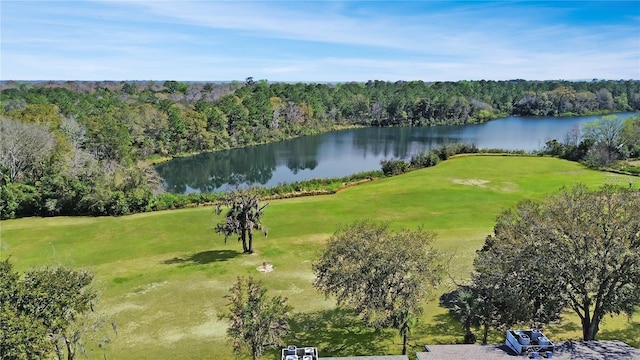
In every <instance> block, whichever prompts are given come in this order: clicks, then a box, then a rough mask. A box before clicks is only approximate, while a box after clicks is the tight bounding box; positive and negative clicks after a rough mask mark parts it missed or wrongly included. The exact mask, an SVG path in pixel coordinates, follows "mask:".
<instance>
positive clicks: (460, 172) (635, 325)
mask: <svg viewBox="0 0 640 360" xmlns="http://www.w3.org/2000/svg"><path fill="white" fill-rule="evenodd" d="M612 177H613V178H614V179H616V182H619V183H621V184H627V183H628V182H629V180H633V181H635V180H637V178H629V177H626V176H623V175H616V174H609V173H602V172H597V171H591V170H588V169H586V168H584V167H582V166H581V165H579V164H576V163H572V162H568V161H563V160H559V159H554V158H543V157H505V156H464V157H456V158H453V159H450V160H448V161H445V162H443V163H440V164H438V165H437V166H435V167H432V168H428V169H423V170H419V171H414V172H411V173H408V174H405V175H402V176H397V177H393V178H387V179H382V180H378V181H373V182H369V183H366V184H362V185H359V186H355V187H350V188H347V189H345V190H343V191H341V192H339V193H337V194H334V195H323V196H315V197H306V198H295V199H286V200H276V201H271V204H270V205H269V206H268V207H267V208H266V210H265V216H264V224H265V225H266V226H267V227H268V228H269V236H268V237H267V238H264V237H262V236H256V239H255V244H254V247H255V250H256V254H253V255H243V254H241V246H240V245H239V244H238V243H237V242H236V241H235V240H234V239H229V241H228V242H227V243H226V244H225V242H224V240H223V238H222V237H221V236H218V235H216V234H214V232H213V227H214V225H215V223H216V222H217V221H218V220H219V219H220V218H219V217H216V216H215V215H214V213H213V211H212V208H210V207H207V208H194V209H185V210H176V211H163V212H156V213H146V214H138V215H131V216H125V217H105V218H48V219H41V218H33V219H18V220H9V221H2V222H0V227H1V228H0V240H1V241H0V251H1V253H0V258H2V259H4V258H7V257H10V258H11V261H12V262H13V263H14V264H15V266H16V268H17V269H18V270H25V269H28V268H32V267H37V266H43V265H56V264H63V265H67V266H72V267H83V268H88V269H90V270H92V271H93V272H94V273H95V274H96V281H95V286H96V288H97V289H98V290H99V292H100V293H101V298H100V302H99V303H98V304H97V308H98V309H99V310H100V311H101V312H102V313H105V314H107V316H108V317H109V319H111V320H114V321H115V322H116V324H117V327H118V335H117V336H115V337H114V338H113V342H112V343H111V344H110V345H109V346H108V357H109V358H110V359H125V360H126V359H230V358H233V355H232V353H231V351H230V349H229V347H228V344H227V342H226V339H225V329H226V325H225V322H224V321H223V320H220V318H219V316H220V315H221V314H223V313H224V312H225V310H226V304H227V300H226V299H225V298H224V296H225V294H226V293H227V290H228V289H229V287H230V286H231V284H232V283H233V281H234V280H235V279H236V277H238V276H253V277H255V278H257V279H261V280H262V281H263V283H264V285H265V286H266V287H267V289H268V292H267V294H268V295H271V296H273V295H283V296H285V297H287V298H288V299H289V304H290V305H292V307H293V316H292V323H291V326H292V332H291V334H290V337H289V339H288V341H287V342H288V343H292V344H298V345H300V346H304V345H312V346H317V347H318V348H319V350H320V352H321V354H322V355H323V356H345V355H361V354H397V353H399V352H400V350H401V345H400V344H401V341H400V338H399V337H398V336H397V334H396V333H395V332H394V331H381V332H376V331H373V330H371V329H368V328H366V327H364V326H362V324H361V323H360V322H359V321H358V319H357V318H355V317H353V316H352V315H351V314H349V313H348V312H345V311H343V310H339V309H335V306H334V305H335V304H334V302H333V301H332V300H331V299H325V298H324V297H323V296H322V295H320V294H319V293H318V292H316V291H315V290H314V289H313V287H312V285H311V283H312V280H313V274H312V272H311V263H312V261H313V259H315V257H316V256H317V254H318V251H319V249H320V247H321V246H322V244H323V243H324V242H325V241H326V240H327V239H328V238H329V236H331V234H332V233H333V232H334V231H335V230H336V228H337V227H338V226H340V225H344V224H347V223H351V222H352V221H354V220H356V219H362V218H367V219H372V220H379V221H389V222H391V224H392V227H394V228H400V227H417V226H423V227H424V228H426V229H428V230H433V231H435V232H436V233H437V235H438V237H437V240H436V242H435V246H436V247H437V248H438V249H439V250H440V251H442V252H443V253H445V254H447V255H448V256H451V257H452V258H453V259H452V261H451V268H450V271H451V272H452V274H453V276H454V277H455V278H456V279H458V280H464V279H466V278H468V275H469V272H470V270H471V266H472V261H473V258H474V255H475V251H476V250H477V249H478V248H479V247H480V246H481V245H482V243H483V241H484V238H485V237H486V236H487V235H488V234H489V233H490V232H491V231H492V228H493V225H494V220H495V217H496V216H497V215H498V214H499V213H500V212H501V211H503V210H505V209H508V208H511V207H513V206H514V205H515V204H516V203H517V202H518V201H519V200H522V199H525V198H529V199H540V198H541V197H543V196H544V195H546V194H550V193H553V192H554V191H556V190H557V189H559V188H560V187H562V186H571V185H573V184H575V183H576V182H581V183H584V184H587V185H588V186H592V187H596V186H600V185H602V184H606V183H611V179H612ZM260 268H262V269H264V270H267V269H270V270H272V271H270V272H268V271H264V272H261V271H258V269H260ZM451 288H452V283H451V282H450V281H445V283H444V284H443V285H442V286H441V287H440V288H438V289H436V290H434V292H433V296H432V297H431V298H429V299H425V313H424V315H423V316H422V318H421V322H420V323H419V324H418V326H417V327H416V328H415V329H413V331H412V334H411V338H410V344H411V345H412V346H413V349H412V350H413V351H418V350H420V349H421V345H422V344H427V343H429V344H437V343H454V342H456V341H461V340H462V335H463V332H462V328H461V326H460V325H459V324H457V323H455V322H454V321H452V320H451V319H450V318H449V317H448V315H447V314H446V310H445V309H443V308H441V307H439V306H438V297H439V296H440V295H441V294H442V293H444V292H446V291H448V290H450V289H451ZM639 321H640V317H639V316H638V315H636V316H635V317H633V318H632V319H631V320H630V321H628V320H627V319H626V318H625V317H612V318H606V319H605V322H604V324H603V325H602V330H601V333H600V338H601V339H619V340H622V341H625V342H627V343H629V344H631V345H633V346H636V347H640V341H639V340H638V339H640V323H639ZM545 332H546V333H547V334H548V335H549V336H550V337H551V338H552V339H553V340H558V341H559V340H564V339H570V338H573V339H577V338H579V337H580V328H579V326H578V323H577V322H576V321H575V319H574V318H573V317H571V316H569V317H568V320H565V321H564V322H562V323H560V324H556V325H553V326H551V327H550V328H549V329H546V331H545ZM501 336H502V334H494V338H493V340H494V341H496V342H501V341H502V338H501ZM92 351H94V355H95V356H94V357H99V358H101V357H102V355H101V353H100V352H99V350H97V349H95V348H94V349H93V350H92ZM265 358H266V359H271V358H273V356H272V355H269V354H268V355H266V356H265Z"/></svg>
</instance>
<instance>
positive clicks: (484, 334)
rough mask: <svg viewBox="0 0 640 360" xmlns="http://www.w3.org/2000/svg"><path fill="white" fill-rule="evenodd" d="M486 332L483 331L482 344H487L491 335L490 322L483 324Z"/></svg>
mask: <svg viewBox="0 0 640 360" xmlns="http://www.w3.org/2000/svg"><path fill="white" fill-rule="evenodd" d="M483 328H484V332H483V333H482V345H487V338H488V337H489V324H484V325H483Z"/></svg>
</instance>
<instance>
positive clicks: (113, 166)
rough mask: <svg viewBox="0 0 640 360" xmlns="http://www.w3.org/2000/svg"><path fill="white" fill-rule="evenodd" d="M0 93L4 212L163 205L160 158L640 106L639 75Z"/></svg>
mask: <svg viewBox="0 0 640 360" xmlns="http://www.w3.org/2000/svg"><path fill="white" fill-rule="evenodd" d="M0 101H1V102H2V107H1V109H0V117H1V123H0V124H1V127H0V138H1V139H2V141H1V143H0V185H2V186H1V188H0V195H1V196H0V218H11V217H17V216H29V215H58V214H61V215H62V214H65V215H76V214H82V215H89V214H90V215H118V214H127V213H133V212H141V211H148V210H151V209H154V208H158V206H157V199H158V195H159V194H160V193H161V191H162V189H161V179H159V178H158V176H157V174H156V173H155V171H154V170H153V168H152V167H151V166H150V165H149V164H150V163H152V162H153V161H157V160H159V159H163V158H170V157H174V156H182V155H186V154H193V153H198V152H204V151H215V150H221V149H228V148H232V147H242V146H248V145H253V144H259V143H267V142H272V141H278V140H283V139H288V138H292V137H296V136H302V135H308V134H313V133H319V132H323V131H329V130H332V129H336V128H342V127H349V126H435V125H443V124H467V123H479V122H485V121H488V120H491V119H495V118H498V117H504V116H509V115H521V116H571V115H586V114H605V113H611V112H619V111H637V110H640V81H632V80H628V81H622V80H621V81H599V80H596V79H594V80H593V81H585V82H569V81H525V80H513V81H484V80H483V81H461V82H434V83H427V82H422V81H409V82H405V81H399V82H384V81H369V82H366V83H356V82H349V83H339V84H319V83H295V84H291V83H269V82H268V81H266V80H260V81H254V80H253V79H252V78H247V79H246V81H245V82H244V83H241V82H232V83H206V82H189V83H185V82H178V81H164V82H153V81H122V82H112V81H100V82H81V81H66V82H65V81H49V82H15V81H5V82H2V84H1V92H0ZM561 135H562V134H559V136H561ZM154 202H155V203H154Z"/></svg>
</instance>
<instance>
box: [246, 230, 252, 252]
mask: <svg viewBox="0 0 640 360" xmlns="http://www.w3.org/2000/svg"><path fill="white" fill-rule="evenodd" d="M248 232H249V248H248V251H247V252H248V253H252V252H253V232H252V231H248Z"/></svg>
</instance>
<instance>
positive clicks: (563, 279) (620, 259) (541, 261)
mask: <svg viewBox="0 0 640 360" xmlns="http://www.w3.org/2000/svg"><path fill="white" fill-rule="evenodd" d="M638 214H640V191H637V190H632V189H623V188H616V187H613V186H605V187H602V188H600V189H598V190H589V189H588V188H586V187H585V186H582V185H577V186H575V187H574V188H572V189H562V190H561V191H560V192H558V193H557V194H555V195H553V196H550V197H548V198H547V199H546V200H545V201H543V202H533V201H523V202H521V203H520V204H518V206H517V207H516V208H515V209H513V210H509V211H506V212H504V213H503V214H502V215H500V216H499V217H498V219H497V223H496V225H495V228H494V233H493V235H490V236H489V237H487V239H486V243H485V245H484V247H483V248H482V249H481V250H480V251H479V252H478V257H477V258H476V260H475V263H474V265H475V271H476V273H475V274H474V285H475V286H476V288H479V289H484V290H483V291H481V293H484V294H487V296H486V298H487V299H488V300H490V301H491V303H492V308H493V309H494V315H495V316H494V321H497V323H498V324H502V325H507V326H509V325H513V324H515V323H517V322H530V323H531V324H532V325H536V324H544V323H548V322H550V321H552V320H555V319H558V318H559V317H560V315H561V313H562V311H564V310H566V309H568V310H570V311H573V312H574V313H575V314H576V315H577V316H578V317H579V318H580V321H581V325H582V332H583V339H584V340H594V339H595V338H596V336H597V334H598V330H599V327H600V322H601V321H602V319H603V317H604V316H605V315H607V314H620V313H625V314H628V315H631V314H632V313H633V312H634V310H635V308H636V307H637V306H638V305H640V217H639V216H638Z"/></svg>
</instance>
